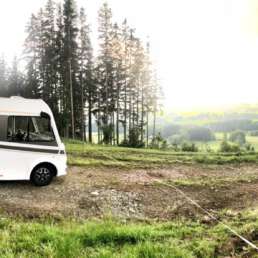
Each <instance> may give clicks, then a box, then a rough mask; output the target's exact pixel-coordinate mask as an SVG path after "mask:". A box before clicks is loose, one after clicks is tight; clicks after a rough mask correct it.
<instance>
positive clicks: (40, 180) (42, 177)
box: [31, 165, 53, 186]
mask: <svg viewBox="0 0 258 258" xmlns="http://www.w3.org/2000/svg"><path fill="white" fill-rule="evenodd" d="M52 179H53V171H52V170H51V169H50V168H49V167H48V166H44V165H43V166H38V167H36V168H35V169H34V170H33V172H32V174H31V181H32V183H33V184H34V185H36V186H46V185H49V184H50V183H51V181H52Z"/></svg>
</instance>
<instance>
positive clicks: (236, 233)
mask: <svg viewBox="0 0 258 258" xmlns="http://www.w3.org/2000/svg"><path fill="white" fill-rule="evenodd" d="M156 182H157V183H159V184H162V185H165V186H168V187H170V188H173V189H174V190H175V191H177V192H178V193H180V194H181V195H182V196H183V197H184V198H185V199H186V200H187V201H188V202H190V203H191V204H192V205H194V206H195V207H197V208H198V209H200V210H201V211H202V212H203V213H205V214H206V215H208V216H209V217H210V218H212V219H213V220H215V221H217V222H218V223H219V224H221V225H222V226H224V227H225V228H226V229H228V230H229V231H230V232H231V233H233V234H234V235H235V236H237V237H238V238H240V239H241V240H242V241H244V242H245V243H246V244H247V245H249V246H250V247H252V248H253V249H255V250H256V251H258V247H257V246H256V245H255V244H254V243H252V242H250V241H249V240H248V239H246V238H245V237H243V236H242V235H240V234H239V233H238V232H236V231H235V230H234V229H232V228H231V227H230V226H228V225H227V224H225V223H224V222H222V221H220V220H219V219H218V218H216V217H215V216H214V215H213V214H212V213H210V212H209V211H207V210H206V209H204V208H203V207H202V206H201V205H200V204H199V203H197V202H196V201H194V200H193V199H191V198H190V197H189V196H188V195H187V194H185V193H184V192H183V191H182V190H180V189H179V188H178V187H176V186H175V185H172V184H168V183H165V182H162V181H160V180H156Z"/></svg>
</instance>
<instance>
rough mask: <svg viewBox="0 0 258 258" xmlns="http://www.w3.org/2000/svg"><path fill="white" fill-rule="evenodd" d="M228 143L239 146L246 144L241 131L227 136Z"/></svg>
mask: <svg viewBox="0 0 258 258" xmlns="http://www.w3.org/2000/svg"><path fill="white" fill-rule="evenodd" d="M229 141H231V142H234V143H237V144H239V145H240V146H242V145H244V144H245V143H246V139H245V133H244V132H242V131H235V132H232V133H231V134H230V135H229Z"/></svg>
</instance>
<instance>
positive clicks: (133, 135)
mask: <svg viewBox="0 0 258 258" xmlns="http://www.w3.org/2000/svg"><path fill="white" fill-rule="evenodd" d="M140 136H141V132H140V129H139V128H137V127H134V128H132V129H131V130H130V131H129V137H128V140H125V141H123V142H122V143H121V144H120V145H119V146H122V147H131V148H143V147H144V146H145V144H144V142H142V141H141V140H140Z"/></svg>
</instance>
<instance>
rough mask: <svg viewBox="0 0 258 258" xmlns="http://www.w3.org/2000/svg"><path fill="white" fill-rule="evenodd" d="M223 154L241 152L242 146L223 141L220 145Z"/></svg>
mask: <svg viewBox="0 0 258 258" xmlns="http://www.w3.org/2000/svg"><path fill="white" fill-rule="evenodd" d="M220 151H221V152H240V146H239V145H237V144H230V143H229V142H228V141H223V142H221V144H220Z"/></svg>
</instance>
